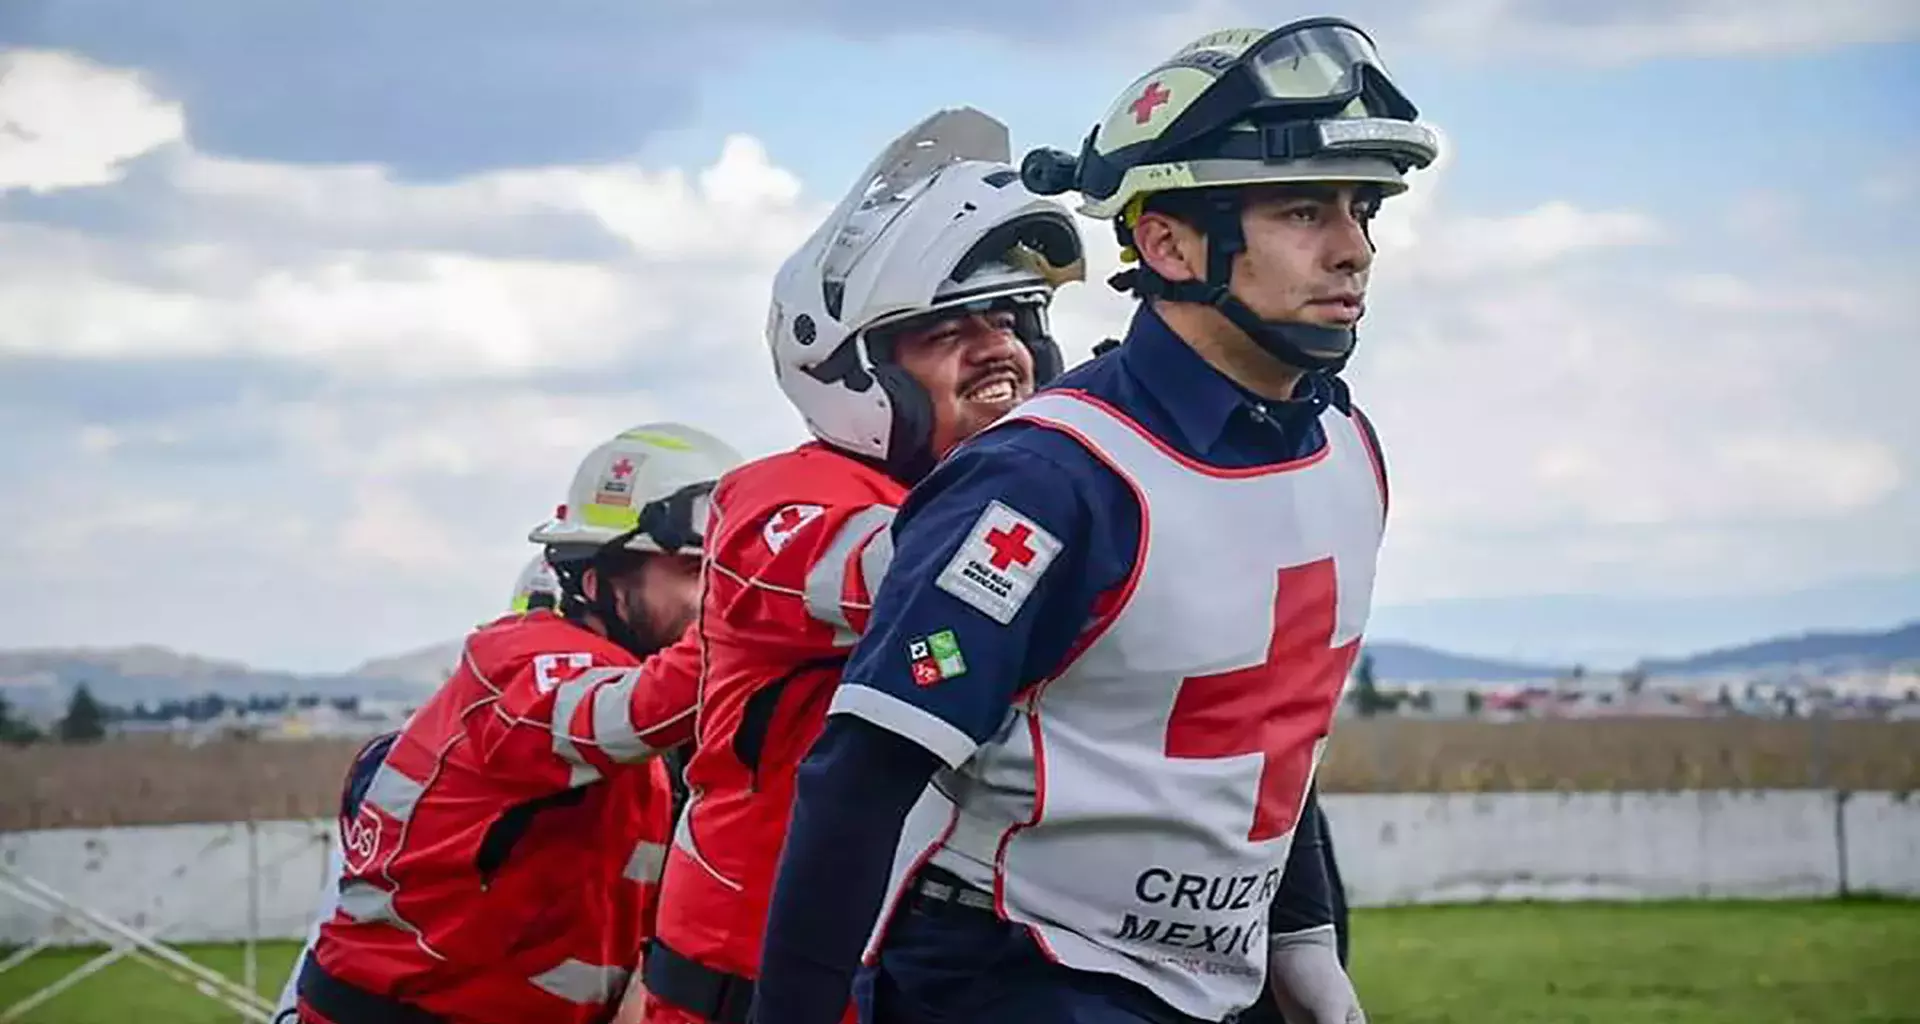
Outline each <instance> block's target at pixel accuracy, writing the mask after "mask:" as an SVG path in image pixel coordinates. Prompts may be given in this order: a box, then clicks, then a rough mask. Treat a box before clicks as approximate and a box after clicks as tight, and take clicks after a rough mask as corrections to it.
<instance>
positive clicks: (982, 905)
mask: <svg viewBox="0 0 1920 1024" xmlns="http://www.w3.org/2000/svg"><path fill="white" fill-rule="evenodd" d="M907 893H908V895H909V897H910V898H912V900H913V901H914V902H915V903H916V904H917V905H918V906H919V907H920V908H921V909H922V911H930V912H932V913H934V914H944V913H949V912H952V911H963V912H969V913H975V914H985V915H987V916H988V917H991V918H993V919H994V920H995V921H999V920H1001V918H1000V911H999V909H998V908H997V907H996V905H995V904H994V899H993V894H992V893H990V892H987V891H985V890H983V889H980V888H978V887H977V886H974V885H972V884H970V883H968V882H966V881H965V880H963V879H962V878H961V877H960V876H959V875H956V874H954V873H953V872H951V871H948V870H946V869H945V868H937V867H934V866H933V865H931V864H929V865H928V866H926V867H924V868H921V869H920V873H919V875H917V876H916V877H915V878H914V880H913V883H912V884H911V885H909V886H908V887H907ZM1008 927H1018V926H1017V925H1011V924H1009V925H1008ZM1083 984H1090V985H1094V986H1098V987H1106V988H1111V989H1113V990H1115V992H1116V993H1118V994H1119V995H1120V996H1121V997H1122V998H1123V999H1124V1001H1125V1002H1124V1005H1126V1006H1127V1007H1128V1008H1129V1009H1132V1010H1134V1011H1136V1012H1138V1013H1139V1014H1140V1015H1141V1016H1143V1017H1145V1018H1146V1019H1147V1020H1150V1021H1152V1022H1154V1024H1236V1022H1237V1021H1238V1020H1239V1016H1240V1015H1239V1014H1229V1015H1228V1016H1227V1017H1226V1019H1225V1020H1223V1021H1219V1022H1210V1021H1204V1020H1202V1019H1200V1018H1198V1017H1193V1016H1190V1015H1188V1014H1185V1013H1181V1012H1180V1011H1179V1010H1176V1009H1174V1008H1173V1007H1171V1006H1168V1005H1167V1004H1166V1002H1165V1001H1163V1000H1161V999H1160V998H1159V997H1158V996H1155V995H1154V994H1153V992H1152V991H1151V990H1149V989H1148V988H1146V986H1144V985H1139V984H1137V983H1135V982H1133V981H1130V980H1128V979H1125V978H1121V977H1119V976H1118V975H1106V974H1103V975H1091V976H1086V975H1083Z"/></svg>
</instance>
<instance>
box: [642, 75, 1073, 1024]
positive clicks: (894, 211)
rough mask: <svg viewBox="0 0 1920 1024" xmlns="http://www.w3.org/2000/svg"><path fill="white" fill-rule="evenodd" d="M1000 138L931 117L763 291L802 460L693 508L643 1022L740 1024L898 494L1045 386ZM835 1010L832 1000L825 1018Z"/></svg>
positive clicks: (764, 464)
mask: <svg viewBox="0 0 1920 1024" xmlns="http://www.w3.org/2000/svg"><path fill="white" fill-rule="evenodd" d="M1011 156H1012V153H1011V149H1010V146H1009V141H1008V138H1007V132H1006V128H1005V127H1004V126H1003V125H1001V124H999V123H998V122H996V121H994V120H993V119H992V118H989V117H987V116H986V115H984V114H981V113H979V112H978V111H974V110H967V109H961V110H949V111H943V112H941V113H938V114H936V115H934V116H932V117H930V118H928V119H927V120H926V121H924V122H922V123H921V124H919V125H916V126H915V127H914V128H913V129H912V130H910V131H908V132H907V133H906V134H905V135H903V136H901V137H900V138H899V139H898V140H896V141H895V142H894V143H893V144H892V145H891V146H889V147H888V148H887V150H886V151H885V152H884V153H882V154H881V156H880V157H879V158H878V159H876V160H875V161H874V162H873V163H872V164H871V165H869V166H868V168H867V169H866V171H865V172H864V173H863V174H862V175H861V176H860V178H859V179H858V181H857V182H856V184H855V186H854V188H853V190H852V191H851V193H850V194H849V195H848V196H847V197H846V199H845V200H844V201H843V202H841V203H840V205H839V206H838V208H837V209H835V210H834V211H833V212H832V213H831V214H830V215H829V216H828V217H827V219H826V220H825V222H824V223H823V224H822V225H821V226H820V228H819V230H817V231H816V232H815V233H814V235H813V237H812V238H810V239H809V240H808V241H807V243H806V244H805V245H803V246H802V247H801V248H800V250H799V251H798V252H796V253H795V254H794V255H793V256H792V257H791V258H790V259H788V261H787V262H786V264H785V265H784V266H783V267H782V268H781V270H780V272H779V275H778V277H777V279H776V282H775V285H774V296H773V305H772V310H771V313H770V316H769V317H768V323H767V341H768V345H769V346H770V348H771V352H772V356H773V362H774V369H775V373H776V375H777V377H778V380H779V383H780V387H781V389H782V390H783V391H784V392H785V393H786V395H787V397H788V398H789V399H790V400H791V401H792V402H793V403H794V405H795V406H796V407H797V408H798V409H799V411H800V412H801V414H802V415H803V416H804V418H805V420H806V422H807V425H808V427H809V428H810V429H811V431H812V433H813V434H814V437H815V440H814V441H811V442H809V443H807V444H804V445H801V446H800V447H798V448H796V449H794V450H792V451H788V452H784V453H781V454H778V455H774V456H771V457H769V458H765V459H761V460H759V461H756V462H753V463H749V464H748V465H746V466H743V467H741V468H740V469H738V470H735V471H734V472H732V473H729V474H728V475H727V477H726V478H725V479H724V480H722V481H721V483H720V486H719V487H718V488H717V489H716V490H715V492H714V496H713V501H714V508H715V518H716V522H717V523H718V524H719V525H718V526H717V527H716V529H715V533H714V536H713V538H712V539H711V541H710V543H709V548H708V557H709V563H708V573H707V590H706V594H705V598H704V602H703V605H702V615H701V619H700V624H699V626H698V627H697V630H696V632H697V634H698V636H699V637H700V642H701V644H702V646H703V647H704V649H705V651H706V663H705V673H704V676H703V682H702V689H701V696H700V721H699V735H698V742H697V744H696V746H695V749H694V752H693V754H692V757H691V758H690V759H689V762H688V765H687V775H686V778H687V784H688V788H689V790H690V791H691V796H690V799H689V803H688V807H687V812H686V813H685V815H683V817H682V819H681V823H680V827H679V829H678V830H677V832H676V835H675V842H674V847H673V850H672V852H671V854H670V856H669V860H668V863H667V869H666V874H665V879H664V881H663V882H662V896H661V910H660V926H659V937H658V939H657V941H656V942H655V943H654V944H653V945H652V946H651V947H650V948H649V950H648V953H647V957H646V975H645V982H646V988H647V992H648V995H649V1000H650V1002H649V1016H648V1018H647V1019H648V1020H649V1021H650V1022H654V1024H685V1022H709V1021H710V1022H716V1024H741V1022H743V1021H744V1020H745V1019H746V1014H747V1010H748V1006H749V1004H750V1001H751V997H752V989H753V979H754V978H755V977H756V976H757V975H758V974H759V954H760V934H761V927H762V925H763V924H764V922H765V919H766V907H767V897H768V892H769V889H770V888H771V886H772V881H773V868H774V858H775V857H776V856H777V855H778V852H779V849H780V844H781V842H782V837H783V835H784V833H785V830H786V824H787V815H788V812H789V809H790V804H791V795H792V787H793V773H794V770H795V767H796V765H797V764H798V762H799V759H800V755H801V753H802V752H803V751H805V750H806V747H807V744H808V743H809V742H811V740H812V738H813V737H814V735H816V734H817V733H818V732H819V729H820V726H821V722H822V718H823V716H824V715H825V712H826V707H827V701H828V699H829V697H830V696H831V695H832V693H833V690H834V686H835V684H836V683H837V681H838V679H839V672H840V665H841V663H842V661H843V660H844V659H845V657H846V653H847V650H848V649H849V647H851V645H852V642H853V639H854V637H855V636H856V635H857V633H858V632H859V630H860V628H861V626H862V625H863V624H864V622H865V619H866V612H867V606H868V603H869V600H870V595H871V593H872V591H873V589H874V587H875V585H876V583H877V581H878V580H879V579H880V578H881V576H882V574H883V573H884V572H885V570H886V565H887V558H888V552H889V546H888V541H889V536H888V532H887V524H888V522H889V521H890V520H891V519H892V517H893V514H894V509H895V507H896V506H897V505H898V504H899V503H900V501H901V500H902V499H903V498H904V497H905V495H906V493H907V489H908V487H909V486H910V485H911V484H913V483H914V482H915V481H917V480H919V479H920V478H921V477H922V476H924V475H925V474H926V473H927V471H928V470H929V469H931V468H932V467H933V466H934V464H935V463H936V462H937V461H938V460H939V459H940V458H941V457H942V456H943V455H944V454H945V453H946V452H947V451H949V450H951V449H952V448H953V447H954V446H955V445H956V444H958V443H959V442H960V441H961V440H962V439H963V438H965V437H967V436H969V435H971V434H972V433H974V432H976V431H978V430H980V429H981V428H983V427H985V426H986V425H987V424H989V423H991V422H993V421H994V420H995V419H996V418H998V417H999V416H1001V415H1003V414H1004V413H1006V412H1007V410H1009V409H1011V408H1012V407H1013V406H1014V405H1015V404H1016V403H1017V402H1018V401H1019V400H1021V399H1023V398H1025V397H1027V396H1028V395H1029V394H1031V393H1032V391H1033V388H1034V386H1035V384H1036V382H1044V381H1046V380H1048V379H1051V378H1052V377H1053V376H1054V375H1056V374H1057V373H1058V372H1059V368H1060V355H1059V351H1058V349H1057V348H1056V347H1055V345H1054V343H1053V339H1052V338H1051V337H1050V336H1049V334H1048V332H1047V321H1046V310H1047V306H1048V304H1049V302H1050V301H1051V298H1052V295H1053V290H1054V288H1055V287H1056V286H1057V285H1059V284H1060V283H1062V282H1065V281H1068V280H1074V279H1077V278H1078V277H1079V276H1081V275H1082V274H1083V269H1082V267H1083V264H1082V261H1081V249H1080V238H1079V235H1078V233H1077V230H1076V228H1075V225H1074V223H1073V218H1072V215H1071V214H1070V213H1069V212H1068V211H1067V210H1066V208H1065V207H1063V206H1061V205H1059V204H1058V203H1055V202H1053V201H1050V200H1045V199H1041V198H1039V197H1036V196H1034V195H1032V194H1031V193H1029V192H1028V191H1026V189H1025V188H1024V187H1022V186H1021V184H1020V180H1019V178H1020V176H1019V173H1018V172H1017V171H1016V170H1015V169H1014V168H1013V167H1012V166H1011V164H1010V162H1009V161H1010V160H1011ZM849 1009H850V1004H849V1001H848V998H847V994H846V993H845V992H844V991H843V992H842V993H841V994H840V999H839V1005H838V1006H837V1007H836V1008H835V1011H834V1016H835V1017H836V1018H837V1017H839V1016H841V1015H842V1013H843V1012H845V1011H848V1010H849Z"/></svg>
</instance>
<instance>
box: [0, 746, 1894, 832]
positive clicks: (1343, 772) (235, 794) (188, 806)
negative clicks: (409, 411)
mask: <svg viewBox="0 0 1920 1024" xmlns="http://www.w3.org/2000/svg"><path fill="white" fill-rule="evenodd" d="M357 746H358V743H357V742H354V741H335V740H315V741H299V742H293V741H285V742H246V741H222V742H214V743H208V744H206V745H204V746H200V747H185V746H180V745H177V744H173V743H170V742H167V741H165V740H158V739H151V738H143V739H138V740H133V739H129V740H117V741H112V742H108V743H103V744H99V745H94V746H79V747H60V746H45V745H43V746H38V747H28V748H24V749H13V748H0V831H4V830H9V829H23V828H62V827H87V826H105V825H153V824H172V823H178V822H191V821H234V820H244V819H246V818H249V817H252V818H260V819H275V818H313V817H324V816H327V815H328V814H330V813H332V812H331V810H330V808H331V807H332V806H333V804H334V802H335V800H336V799H337V796H338V793H339V787H340V777H341V773H342V771H343V770H344V769H345V766H346V764H347V761H348V759H349V758H350V757H351V756H352V754H353V751H354V750H355V749H356V747H357ZM1322 778H1323V779H1324V783H1323V785H1324V787H1325V789H1326V791H1328V792H1410V791H1434V790H1468V791H1482V792H1489V791H1501V790H1537V789H1564V790H1626V789H1653V790H1660V789H1695V788H1713V789H1719V788H1735V789H1744V788H1769V789H1770V788H1789V789H1790V788H1802V787H1824V786H1835V787H1841V788H1849V789H1893V790H1902V791H1905V790H1915V789H1920V722H1864V721H1819V720H1796V721H1778V720H1758V719H1727V720H1687V719H1637V720H1622V719H1614V720H1585V721H1570V720H1560V721H1533V722H1514V723H1494V722H1477V721H1464V722H1462V721H1416V720H1381V719H1373V720H1364V721H1362V720H1344V721H1342V722H1341V723H1340V725H1339V728H1338V730H1337V731H1336V734H1335V738H1334V741H1333V743H1332V745H1331V746H1330V748H1329V752H1328V757H1327V763H1326V767H1325V770H1324V772H1323V775H1322Z"/></svg>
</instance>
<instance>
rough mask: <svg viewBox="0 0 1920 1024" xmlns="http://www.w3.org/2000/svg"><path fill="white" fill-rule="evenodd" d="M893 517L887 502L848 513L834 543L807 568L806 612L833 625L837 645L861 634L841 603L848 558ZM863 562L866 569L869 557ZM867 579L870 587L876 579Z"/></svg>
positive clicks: (844, 588) (862, 569)
mask: <svg viewBox="0 0 1920 1024" xmlns="http://www.w3.org/2000/svg"><path fill="white" fill-rule="evenodd" d="M893 517H894V509H892V508H890V507H888V506H886V505H869V506H868V507H866V508H863V509H861V510H860V511H858V512H855V513H854V514H853V515H850V516H848V517H847V521H846V522H844V523H842V524H841V525H840V532H839V533H837V534H835V535H834V537H833V543H831V544H829V545H827V550H826V552H825V553H824V554H822V555H821V556H820V560H819V561H817V562H815V563H814V564H813V568H811V569H809V570H807V582H806V602H807V612H808V614H810V615H812V616H813V617H814V618H815V619H816V620H818V621H820V622H824V623H826V624H827V625H829V626H832V627H833V642H834V643H835V645H838V646H845V645H847V644H851V643H853V642H854V640H856V639H858V638H859V637H858V634H856V633H854V631H853V629H852V627H850V626H849V625H848V624H847V613H846V611H845V609H843V608H841V607H840V596H841V594H843V593H845V591H846V586H847V558H848V556H850V555H852V554H853V548H854V545H856V544H858V543H860V542H861V541H863V540H865V539H867V538H868V537H870V536H872V535H873V532H874V531H875V530H885V529H886V528H887V525H888V524H889V523H891V522H893ZM889 547H891V545H889ZM861 562H862V565H861V572H863V573H864V572H865V571H866V565H865V562H866V559H865V558H864V557H862V559H861ZM866 582H867V587H868V590H869V591H871V590H872V588H873V586H874V584H875V583H876V582H877V581H876V580H874V579H873V578H872V577H868V579H867V581H866Z"/></svg>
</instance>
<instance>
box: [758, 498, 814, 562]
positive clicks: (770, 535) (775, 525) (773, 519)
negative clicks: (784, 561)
mask: <svg viewBox="0 0 1920 1024" xmlns="http://www.w3.org/2000/svg"><path fill="white" fill-rule="evenodd" d="M825 511H826V509H824V508H821V507H820V506H818V505H788V506H787V507H786V508H783V509H781V510H780V511H778V512H775V513H774V514H773V515H771V516H768V517H767V522H766V525H764V526H762V527H760V538H761V539H762V540H764V541H766V542H767V550H768V551H771V552H773V553H774V554H776V555H777V554H779V553H780V549H781V548H784V547H786V546H787V542H788V541H790V540H792V539H793V535H794V534H796V533H799V532H800V528H801V527H803V526H805V525H807V524H808V523H811V522H813V521H814V520H815V519H818V518H820V514H821V513H822V512H825Z"/></svg>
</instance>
